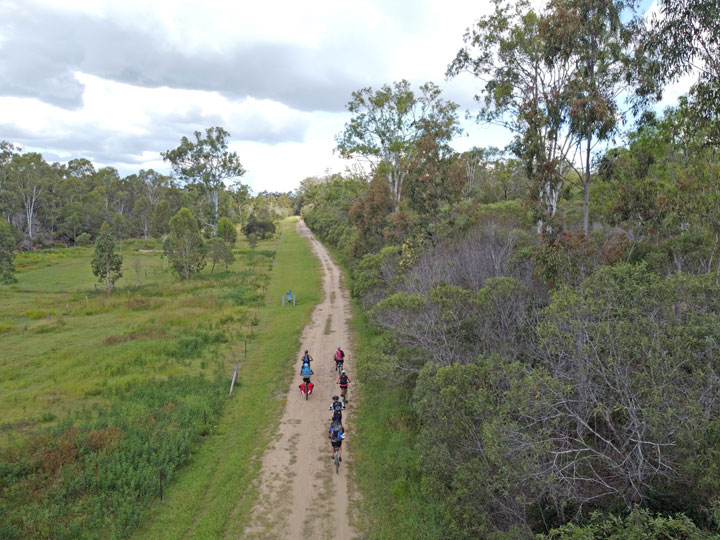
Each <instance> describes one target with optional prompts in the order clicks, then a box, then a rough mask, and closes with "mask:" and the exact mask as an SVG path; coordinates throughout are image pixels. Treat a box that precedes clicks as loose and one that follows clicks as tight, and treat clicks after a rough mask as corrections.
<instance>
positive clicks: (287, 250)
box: [134, 219, 321, 540]
mask: <svg viewBox="0 0 720 540" xmlns="http://www.w3.org/2000/svg"><path fill="white" fill-rule="evenodd" d="M294 228H295V220H294V219H290V220H286V222H285V224H284V228H283V233H282V237H281V239H280V245H279V248H278V252H277V255H276V260H275V266H274V268H273V271H272V273H271V276H270V281H269V283H268V285H267V288H266V297H265V298H266V303H265V306H264V307H263V308H262V309H261V310H260V314H259V319H258V324H257V326H256V327H254V328H255V330H254V334H253V337H254V339H253V340H252V341H251V342H248V352H247V358H244V348H243V344H242V343H240V342H237V343H236V344H235V349H236V351H237V352H236V356H237V357H238V358H240V359H242V362H241V363H240V366H239V383H238V386H236V389H235V393H234V396H233V397H232V398H231V399H230V400H229V401H228V402H227V403H226V405H225V408H224V410H223V414H222V416H221V418H220V419H219V420H218V425H217V434H216V435H213V436H211V437H209V438H208V440H207V441H206V442H205V443H204V444H203V447H202V451H201V452H200V453H199V454H198V455H197V456H196V458H195V459H194V461H193V463H192V464H191V465H190V466H189V467H187V468H185V469H184V470H183V471H182V472H181V473H180V474H179V476H178V479H177V481H176V482H175V483H174V484H173V485H172V486H171V488H170V490H169V491H168V496H167V500H166V501H165V502H164V503H162V504H158V503H157V502H156V503H155V504H153V505H152V507H151V508H150V518H149V519H148V521H147V523H145V524H144V525H143V526H142V527H140V528H139V529H138V531H137V532H136V533H135V535H134V538H138V539H153V540H175V539H180V538H182V539H205V538H213V539H216V538H241V537H242V534H243V531H244V528H245V526H246V524H247V522H248V520H249V517H250V512H251V510H252V508H253V505H254V504H255V502H256V499H257V491H256V486H255V484H254V483H253V480H254V479H255V478H256V476H257V473H258V470H259V457H260V456H261V455H262V453H263V451H264V449H265V448H266V446H267V444H268V442H269V441H270V440H271V439H272V436H273V435H272V434H273V433H274V431H275V430H276V429H277V426H278V423H279V419H280V416H281V412H282V407H283V404H284V395H285V390H286V389H287V387H288V385H289V384H290V380H291V378H292V377H293V375H294V366H295V361H296V358H295V354H296V353H297V351H298V348H299V337H300V335H301V332H302V329H303V328H304V327H305V325H306V324H307V323H308V321H309V320H310V315H311V313H312V310H313V308H314V307H315V305H316V304H317V302H318V301H319V300H320V297H321V290H320V279H321V276H320V272H319V271H318V263H317V260H316V259H315V257H314V256H313V255H312V253H311V251H310V249H309V245H308V243H307V241H306V240H305V239H303V238H301V237H299V236H298V235H297V234H296V233H295V231H294ZM288 289H292V290H293V292H294V293H295V294H296V295H297V299H298V303H297V306H295V307H290V306H285V307H283V306H282V304H281V301H280V300H281V296H282V294H283V293H284V292H285V291H287V290H288Z"/></svg>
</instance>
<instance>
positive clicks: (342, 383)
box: [338, 369, 350, 409]
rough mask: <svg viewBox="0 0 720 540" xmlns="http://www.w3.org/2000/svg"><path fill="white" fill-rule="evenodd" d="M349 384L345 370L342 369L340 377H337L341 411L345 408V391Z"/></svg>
mask: <svg viewBox="0 0 720 540" xmlns="http://www.w3.org/2000/svg"><path fill="white" fill-rule="evenodd" d="M349 382H350V377H348V376H347V373H345V370H344V369H343V370H342V371H341V372H340V376H339V377H338V384H339V385H340V396H341V397H342V398H343V409H344V408H345V402H346V401H347V389H348V383H349Z"/></svg>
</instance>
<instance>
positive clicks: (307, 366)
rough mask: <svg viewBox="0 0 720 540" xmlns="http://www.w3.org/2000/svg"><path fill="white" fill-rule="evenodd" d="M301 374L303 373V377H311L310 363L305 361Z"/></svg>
mask: <svg viewBox="0 0 720 540" xmlns="http://www.w3.org/2000/svg"><path fill="white" fill-rule="evenodd" d="M300 375H302V376H303V377H309V376H310V375H312V369H310V364H308V363H307V362H305V363H304V364H303V365H302V368H301V369H300Z"/></svg>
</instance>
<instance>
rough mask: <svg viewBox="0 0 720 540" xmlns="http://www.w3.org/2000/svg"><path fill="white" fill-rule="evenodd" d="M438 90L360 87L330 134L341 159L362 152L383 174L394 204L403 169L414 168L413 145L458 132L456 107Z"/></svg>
mask: <svg viewBox="0 0 720 540" xmlns="http://www.w3.org/2000/svg"><path fill="white" fill-rule="evenodd" d="M440 94H441V91H440V88H439V87H438V86H437V85H435V84H433V83H431V82H428V83H425V84H424V85H422V86H421V87H420V92H419V94H416V93H415V92H413V91H412V90H411V89H410V83H408V81H406V80H402V81H400V82H395V83H393V85H392V86H390V85H387V84H386V85H384V86H382V87H381V88H380V89H379V90H376V91H374V92H373V89H372V88H363V89H361V90H358V91H356V92H353V94H352V97H353V98H352V100H351V101H350V102H349V103H348V106H347V108H348V111H349V112H350V113H351V114H352V115H353V116H352V118H351V119H350V122H348V123H347V124H345V131H344V132H343V133H341V134H339V135H338V136H337V137H336V140H337V144H338V146H337V149H338V150H339V151H340V155H341V156H343V157H346V158H352V157H355V156H363V157H365V158H368V159H370V160H372V161H373V166H374V172H375V171H377V173H379V174H381V175H383V176H385V178H386V180H387V183H388V185H389V187H390V191H391V194H392V198H393V202H394V204H395V208H396V209H397V205H399V204H400V202H401V199H402V197H403V196H404V193H403V185H404V181H405V178H406V176H407V175H408V172H409V169H410V168H412V167H414V166H416V165H417V164H418V162H419V161H420V159H421V158H419V157H418V148H417V145H418V143H419V142H420V141H421V140H422V139H424V138H426V139H428V140H431V141H432V142H433V143H434V144H437V145H445V144H447V143H448V142H449V141H450V140H452V139H453V137H454V136H455V135H457V134H459V133H460V131H461V130H460V127H459V122H458V118H457V112H456V111H457V108H458V105H457V104H456V103H453V102H452V101H444V100H442V99H440Z"/></svg>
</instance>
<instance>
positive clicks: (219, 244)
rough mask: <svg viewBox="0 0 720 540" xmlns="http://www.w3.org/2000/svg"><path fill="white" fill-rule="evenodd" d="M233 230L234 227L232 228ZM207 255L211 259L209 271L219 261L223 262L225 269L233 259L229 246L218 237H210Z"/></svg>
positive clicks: (213, 269)
mask: <svg viewBox="0 0 720 540" xmlns="http://www.w3.org/2000/svg"><path fill="white" fill-rule="evenodd" d="M233 230H234V229H233ZM207 256H208V257H209V258H210V260H211V261H212V268H211V270H210V273H211V274H212V273H213V272H214V271H215V265H216V264H217V263H219V262H224V263H225V270H226V271H227V269H228V267H229V266H230V265H231V264H232V263H233V262H234V261H235V255H233V252H232V250H231V249H230V247H229V246H228V245H227V244H226V243H225V240H223V239H222V238H220V237H215V238H211V239H210V240H209V241H208V245H207Z"/></svg>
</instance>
